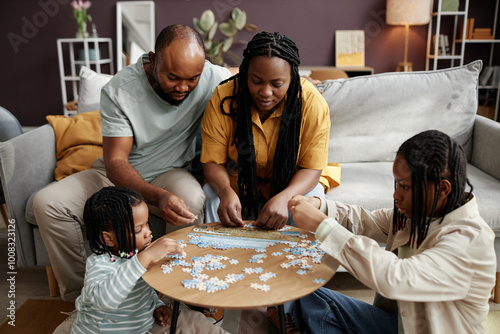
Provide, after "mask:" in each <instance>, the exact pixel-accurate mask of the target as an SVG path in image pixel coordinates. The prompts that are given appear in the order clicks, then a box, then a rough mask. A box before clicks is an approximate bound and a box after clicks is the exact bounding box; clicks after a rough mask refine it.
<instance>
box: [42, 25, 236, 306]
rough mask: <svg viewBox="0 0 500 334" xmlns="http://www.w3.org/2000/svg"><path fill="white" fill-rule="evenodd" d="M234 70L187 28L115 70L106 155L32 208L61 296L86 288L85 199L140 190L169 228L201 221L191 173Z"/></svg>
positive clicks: (108, 92) (107, 90) (105, 105)
mask: <svg viewBox="0 0 500 334" xmlns="http://www.w3.org/2000/svg"><path fill="white" fill-rule="evenodd" d="M230 74H231V73H230V71H229V70H227V69H225V68H222V67H219V66H215V65H212V64H210V63H209V62H208V61H205V52H204V49H203V41H202V39H201V37H200V36H199V35H198V34H197V33H196V32H195V31H194V30H193V29H192V28H189V27H187V26H181V25H175V26H169V27H167V28H165V29H164V30H163V31H162V32H161V33H160V34H159V36H158V38H157V40H156V45H155V52H149V54H147V55H144V56H143V57H141V58H140V59H139V60H138V62H137V63H136V64H133V65H130V66H128V67H126V68H124V69H123V70H121V71H120V72H119V73H117V74H116V75H115V76H114V77H113V78H112V79H111V80H110V82H109V83H108V84H107V85H106V86H105V87H104V88H103V89H102V92H101V123H102V135H103V152H104V154H103V158H102V159H98V160H96V161H95V162H94V163H93V165H92V168H91V169H89V170H85V171H82V172H79V173H76V174H73V175H70V176H68V177H66V178H64V179H63V180H61V181H59V182H55V183H52V184H51V185H49V186H47V187H46V188H44V189H42V190H40V191H39V192H38V193H37V195H36V196H35V198H34V203H33V210H34V213H35V217H36V220H37V223H38V226H39V228H40V233H41V235H42V238H43V241H44V244H45V246H46V248H47V252H48V254H49V257H50V262H51V264H52V268H53V270H54V274H55V276H56V279H57V282H58V285H59V290H60V292H61V297H62V298H63V299H64V300H73V299H75V298H76V297H77V296H78V295H79V294H80V290H81V288H82V286H83V278H84V274H85V260H86V258H87V254H89V253H90V252H86V249H87V251H88V245H87V244H86V243H85V242H84V241H85V240H86V238H85V236H84V233H83V232H82V226H83V225H84V222H83V207H84V204H85V202H86V200H87V199H88V198H89V197H90V196H91V195H92V194H94V193H95V192H97V191H98V190H100V189H101V188H102V187H105V186H110V185H117V186H124V187H128V188H132V189H134V190H136V191H137V192H139V193H140V194H141V195H142V196H143V197H144V199H145V200H146V202H147V203H148V207H149V209H150V212H152V213H153V214H154V215H156V216H158V217H161V218H162V219H163V220H164V221H166V222H167V223H168V224H166V225H167V230H169V228H168V227H169V226H170V227H172V226H184V225H186V224H197V223H202V222H203V207H204V204H205V195H204V193H203V190H202V189H201V186H200V184H199V182H198V181H197V180H196V179H195V178H194V177H193V175H192V174H191V173H190V168H191V161H192V160H193V158H194V155H195V152H194V150H195V136H196V133H197V132H198V130H199V127H200V123H201V119H202V116H203V112H204V110H205V106H206V104H207V103H208V100H209V99H210V96H211V95H212V92H213V90H214V89H215V87H216V86H217V85H218V84H219V82H220V81H222V80H224V79H226V78H228V77H229V76H230Z"/></svg>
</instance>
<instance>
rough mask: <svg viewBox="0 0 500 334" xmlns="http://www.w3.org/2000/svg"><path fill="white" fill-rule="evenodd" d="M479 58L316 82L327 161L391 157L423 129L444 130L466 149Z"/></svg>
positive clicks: (475, 92)
mask: <svg viewBox="0 0 500 334" xmlns="http://www.w3.org/2000/svg"><path fill="white" fill-rule="evenodd" d="M481 66H482V62H481V61H480V60H478V61H474V62H472V63H470V64H468V65H464V66H459V67H453V68H447V69H443V70H437V71H419V72H397V73H396V72H392V73H381V74H375V75H367V76H360V77H354V78H349V79H340V80H327V81H324V82H323V83H322V84H320V85H318V88H319V89H322V90H323V97H324V98H325V100H326V101H327V103H328V106H329V107H330V120H331V124H332V125H331V129H330V141H329V145H328V161H331V162H371V161H393V160H394V157H395V155H396V151H397V149H398V147H399V146H400V145H401V144H402V143H403V142H404V141H405V140H406V139H408V138H410V137H411V136H413V135H415V134H417V133H419V132H422V131H424V130H430V129H436V130H440V131H443V132H444V133H446V134H448V135H449V136H451V137H452V138H453V139H455V140H456V141H457V142H458V143H459V144H461V145H462V146H463V147H464V149H465V151H466V153H467V155H468V157H470V154H471V143H472V130H473V125H474V117H475V115H476V110H477V85H478V77H479V72H480V71H481Z"/></svg>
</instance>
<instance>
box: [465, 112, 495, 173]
mask: <svg viewBox="0 0 500 334" xmlns="http://www.w3.org/2000/svg"><path fill="white" fill-rule="evenodd" d="M470 163H471V164H472V165H474V166H475V167H477V168H479V169H480V170H482V171H483V172H485V173H486V174H489V175H491V176H493V177H494V178H495V179H497V180H500V123H498V122H495V121H492V120H491V119H488V118H486V117H483V116H476V119H475V122H474V133H473V136H472V157H471V161H470Z"/></svg>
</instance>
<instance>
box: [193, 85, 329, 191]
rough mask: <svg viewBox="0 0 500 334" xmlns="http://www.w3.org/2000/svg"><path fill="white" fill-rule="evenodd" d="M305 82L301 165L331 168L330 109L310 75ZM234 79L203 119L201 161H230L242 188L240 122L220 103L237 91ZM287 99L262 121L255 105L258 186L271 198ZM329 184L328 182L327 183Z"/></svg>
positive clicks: (213, 100)
mask: <svg viewBox="0 0 500 334" xmlns="http://www.w3.org/2000/svg"><path fill="white" fill-rule="evenodd" d="M301 85H302V123H301V128H300V139H299V143H300V145H299V152H298V157H297V164H296V166H297V167H300V168H305V169H315V170H324V171H325V172H327V169H326V167H327V161H328V139H329V134H330V113H329V109H328V105H327V103H326V101H325V99H324V98H323V96H321V93H320V92H319V91H318V90H317V89H316V88H315V87H314V86H313V85H312V84H311V83H309V82H308V81H307V80H306V79H302V80H301ZM233 86H234V81H230V82H227V83H225V84H223V85H220V86H218V87H217V88H216V89H215V91H214V93H213V95H212V97H211V99H210V101H209V103H208V105H207V108H206V109H205V114H204V116H203V121H202V126H201V130H202V142H203V146H202V150H201V157H200V161H201V162H202V163H209V162H213V163H216V164H226V167H227V170H228V172H229V175H230V178H231V187H232V188H233V189H234V190H235V191H236V192H238V186H237V179H238V172H237V164H238V150H237V148H236V146H235V145H233V141H234V132H235V130H236V122H235V121H234V120H233V119H232V118H231V117H230V116H227V115H224V114H223V113H222V112H221V110H220V103H221V101H222V99H223V98H224V97H226V96H229V95H231V94H233ZM229 103H230V101H229V100H226V101H225V102H224V111H225V112H228V111H229ZM284 105H285V100H283V101H281V103H280V104H279V105H278V107H277V108H276V110H275V111H274V112H273V113H272V114H271V116H270V117H269V118H268V119H267V120H265V122H264V123H262V122H261V120H260V117H259V113H258V112H257V110H256V109H255V108H254V107H252V109H251V112H252V132H253V140H254V147H255V158H256V167H257V177H258V180H259V182H258V185H257V187H258V189H259V190H260V191H261V193H262V195H264V197H266V198H268V199H269V194H270V189H271V177H272V174H273V163H274V154H275V150H276V144H277V142H278V137H279V128H280V124H281V115H282V114H283V108H284ZM326 186H328V185H326Z"/></svg>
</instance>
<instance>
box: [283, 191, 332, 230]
mask: <svg viewBox="0 0 500 334" xmlns="http://www.w3.org/2000/svg"><path fill="white" fill-rule="evenodd" d="M320 205H321V201H320V199H319V198H316V197H305V196H299V195H297V196H294V197H292V199H291V200H290V201H289V202H288V209H289V210H290V212H291V213H292V217H293V220H294V221H295V223H296V224H297V226H298V227H300V228H301V229H303V230H307V231H311V232H316V229H317V228H318V226H319V224H321V222H322V221H323V220H325V219H326V218H328V216H327V215H325V214H324V213H323V212H321V211H320V210H319V207H320Z"/></svg>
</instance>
